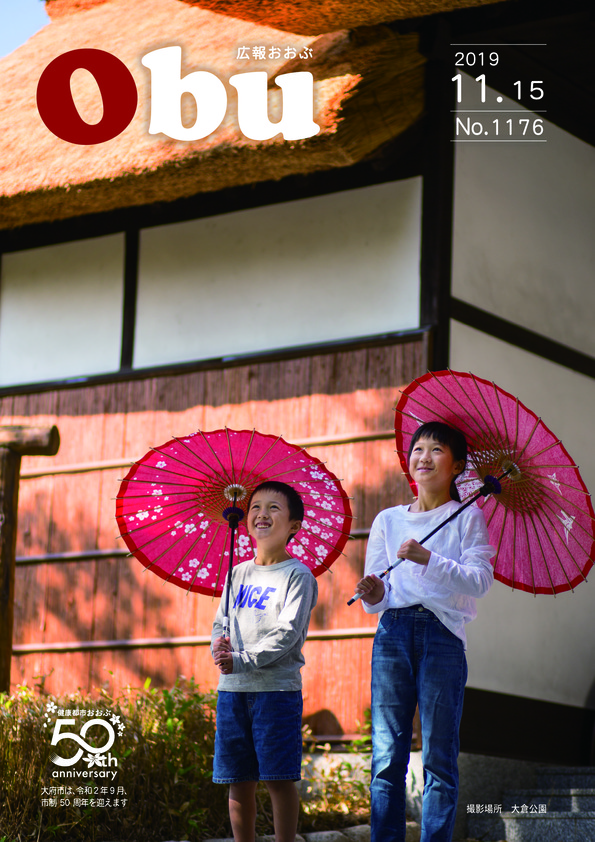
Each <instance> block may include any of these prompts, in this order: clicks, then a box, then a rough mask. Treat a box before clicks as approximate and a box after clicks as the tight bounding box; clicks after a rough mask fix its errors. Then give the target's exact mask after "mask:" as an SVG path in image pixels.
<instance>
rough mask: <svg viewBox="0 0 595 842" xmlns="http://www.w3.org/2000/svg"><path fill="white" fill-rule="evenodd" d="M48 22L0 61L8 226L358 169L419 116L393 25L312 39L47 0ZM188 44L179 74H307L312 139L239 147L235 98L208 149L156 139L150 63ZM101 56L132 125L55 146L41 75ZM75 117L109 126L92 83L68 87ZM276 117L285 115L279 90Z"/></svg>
mask: <svg viewBox="0 0 595 842" xmlns="http://www.w3.org/2000/svg"><path fill="white" fill-rule="evenodd" d="M48 11H49V12H50V14H51V16H52V18H53V20H52V22H51V23H50V24H49V25H48V26H46V27H44V28H43V29H42V30H41V31H40V32H38V33H37V34H36V35H34V36H33V37H32V38H30V39H29V41H27V42H26V43H25V44H24V45H23V46H22V47H20V48H19V49H18V50H16V51H15V52H14V53H12V54H11V55H9V56H7V57H6V58H4V59H3V60H2V61H0V125H1V126H2V131H1V132H0V227H1V228H12V227H16V226H20V225H23V224H25V223H27V224H29V223H33V222H41V221H50V220H57V219H65V218H68V217H72V216H78V215H82V214H88V213H93V212H97V211H105V210H110V209H114V208H123V207H129V206H134V205H142V204H147V203H151V202H155V201H164V200H173V199H176V198H179V197H185V196H190V195H194V194H197V193H200V192H204V191H214V190H219V189H222V188H225V187H229V186H236V185H241V184H247V183H254V182H258V181H263V180H269V179H279V178H282V177H284V176H286V175H289V174H295V173H310V172H314V171H316V170H322V169H330V168H332V167H342V166H347V165H350V164H352V163H354V162H356V161H358V160H361V159H362V158H363V157H364V156H366V155H368V154H369V153H370V152H372V151H373V150H375V149H376V148H378V147H379V146H380V145H381V144H383V143H385V142H386V141H388V140H390V139H391V138H393V137H395V136H396V135H398V134H399V133H401V132H402V131H403V130H404V129H405V128H407V127H408V126H410V125H411V124H412V123H414V122H415V121H416V120H417V119H418V117H419V116H420V114H421V112H422V110H423V63H424V59H423V57H422V56H421V55H420V54H419V53H418V51H417V41H416V36H415V35H408V36H404V37H400V36H398V35H396V34H394V32H392V31H391V30H390V29H388V28H387V27H382V26H381V27H372V28H362V29H359V30H357V31H356V32H349V31H346V30H342V31H337V32H333V33H331V34H327V35H323V36H320V37H318V38H317V37H315V36H313V35H296V34H294V33H290V32H287V31H280V30H276V29H272V28H270V27H266V26H262V25H260V24H254V23H250V22H246V21H244V20H240V19H238V18H233V17H229V16H227V15H220V14H217V13H215V12H212V11H209V10H205V9H202V8H199V7H197V6H192V5H189V4H187V3H184V2H181V0H135V2H134V3H131V2H130V0H51V2H50V3H49V4H48ZM174 44H175V45H180V46H181V47H182V50H183V73H184V74H185V73H188V72H190V71H191V70H197V69H203V70H209V71H211V72H213V73H214V74H215V75H216V76H218V77H219V78H220V79H221V80H222V81H224V82H227V80H228V79H229V77H230V76H231V75H233V74H234V73H238V72H243V71H248V70H263V69H266V70H267V72H268V74H269V79H273V78H274V77H275V76H277V75H279V74H280V73H284V72H291V71H294V70H310V71H311V72H312V73H313V74H314V78H315V116H314V119H315V121H316V122H317V123H318V124H319V125H320V126H321V131H320V133H319V134H318V135H316V136H315V137H312V138H310V139H308V140H304V141H298V142H291V143H290V142H285V141H284V140H283V138H282V137H281V135H278V136H277V137H276V138H273V139H272V140H270V141H262V142H255V141H253V140H249V139H248V138H246V137H245V136H244V135H242V134H241V133H240V131H239V129H238V127H237V120H236V116H235V110H236V106H235V103H236V100H235V96H236V91H235V89H234V88H233V87H231V86H228V85H227V84H226V87H227V89H228V101H229V106H228V112H227V116H226V118H225V120H224V121H223V123H222V124H221V126H220V127H219V129H218V130H217V131H215V132H214V133H213V134H211V135H210V136H209V137H207V138H205V139H204V140H199V141H194V142H180V141H175V140H171V139H169V138H167V137H165V136H164V135H149V133H148V122H149V104H150V102H149V100H150V73H149V70H148V69H147V68H145V67H143V66H142V64H141V57H142V56H143V55H145V54H146V53H148V52H150V51H151V50H155V49H158V48H160V47H163V46H171V45H174ZM244 45H245V46H249V47H252V46H259V45H267V46H277V47H280V48H281V49H282V50H283V49H284V48H285V47H287V46H289V47H296V48H298V50H303V48H304V47H310V48H311V49H312V51H313V58H312V59H309V60H302V61H300V60H296V61H293V62H292V61H290V62H287V60H286V59H284V58H280V59H267V60H265V61H263V60H259V59H250V60H245V59H244V60H242V59H238V58H237V53H238V47H240V46H244ZM88 47H94V48H99V49H104V50H106V51H108V52H110V53H112V54H113V55H115V56H117V57H118V58H119V59H120V60H121V61H123V62H124V64H126V66H127V67H128V69H129V70H130V71H131V73H132V75H133V77H134V80H135V83H136V86H137V89H138V92H139V105H138V108H137V111H136V114H135V116H134V118H133V120H132V122H131V123H130V125H129V126H128V128H127V129H125V130H124V132H123V133H122V134H120V135H119V136H118V137H116V138H114V139H113V140H110V141H107V142H105V143H101V144H97V145H94V146H82V145H80V146H79V145H73V144H70V143H67V142H66V141H63V140H60V139H59V138H57V137H56V136H55V135H53V134H52V133H51V132H50V131H49V130H48V129H47V128H46V127H45V125H44V124H43V122H42V120H41V118H40V116H39V113H38V110H37V107H36V88H37V83H38V80H39V77H40V75H41V73H42V71H43V70H44V68H45V67H46V66H47V65H48V64H49V63H50V62H51V61H52V59H54V58H55V57H57V56H59V55H61V54H62V53H64V52H66V51H67V50H73V49H77V48H88ZM72 88H73V92H74V96H75V101H76V103H77V107H78V109H79V112H80V113H81V115H82V116H83V118H84V119H85V120H86V121H87V122H89V123H92V122H96V121H98V120H99V119H100V118H101V113H102V111H101V108H102V106H101V97H100V95H99V93H98V90H97V85H96V83H95V81H94V79H93V78H92V77H91V75H90V74H89V73H87V72H86V71H77V72H76V73H75V74H74V75H73V77H72ZM272 88H273V89H272V90H270V92H269V112H270V114H271V117H272V119H276V117H275V114H277V115H279V113H280V112H279V107H280V90H279V89H278V88H277V87H276V86H274V85H273V86H272Z"/></svg>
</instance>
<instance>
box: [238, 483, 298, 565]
mask: <svg viewBox="0 0 595 842" xmlns="http://www.w3.org/2000/svg"><path fill="white" fill-rule="evenodd" d="M246 525H247V528H248V532H249V533H250V535H251V536H252V537H253V538H254V540H255V541H256V543H257V544H259V545H261V546H266V547H267V549H269V550H273V549H275V548H277V547H278V548H279V549H284V548H285V544H286V543H287V539H288V538H289V536H290V535H294V534H295V533H296V532H297V531H298V529H299V528H300V526H301V525H302V524H301V521H299V520H293V519H292V518H290V515H289V505H288V503H287V498H286V497H285V495H284V494H281V493H280V492H279V491H273V490H272V489H267V488H263V489H261V490H260V491H257V492H256V494H255V495H254V497H253V498H252V501H251V503H250V511H249V512H248V522H247V524H246Z"/></svg>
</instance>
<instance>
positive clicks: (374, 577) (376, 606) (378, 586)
mask: <svg viewBox="0 0 595 842" xmlns="http://www.w3.org/2000/svg"><path fill="white" fill-rule="evenodd" d="M389 564H390V560H389V558H388V554H387V550H386V538H385V534H384V523H383V519H382V512H381V513H380V514H379V515H377V516H376V518H375V519H374V522H373V523H372V527H371V529H370V535H369V538H368V546H367V549H366V564H365V568H364V577H363V579H360V581H359V582H358V583H357V585H356V586H355V590H356V592H357V593H361V592H363V593H364V594H365V596H363V597H362V605H363V608H364V611H365V612H366V613H367V614H377V613H378V612H380V611H384V609H385V608H386V607H387V601H388V595H389V593H390V589H391V588H390V582H389V581H388V578H385V579H380V578H378V577H379V575H380V574H381V573H383V572H384V571H385V570H386V569H387V567H388V566H389Z"/></svg>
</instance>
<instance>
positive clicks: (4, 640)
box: [0, 426, 60, 693]
mask: <svg viewBox="0 0 595 842" xmlns="http://www.w3.org/2000/svg"><path fill="white" fill-rule="evenodd" d="M59 446H60V436H59V434H58V429H57V427H17V426H11V427H0V692H5V693H8V692H10V662H11V658H12V629H13V620H14V571H15V550H16V541H17V520H18V505H19V473H20V469H21V457H22V456H24V455H25V454H30V455H35V456H43V455H47V456H53V455H54V454H55V453H57V452H58V448H59Z"/></svg>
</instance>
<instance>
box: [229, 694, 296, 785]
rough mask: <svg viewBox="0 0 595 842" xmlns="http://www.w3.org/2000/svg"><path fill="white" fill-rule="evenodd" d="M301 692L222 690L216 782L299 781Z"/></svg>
mask: <svg viewBox="0 0 595 842" xmlns="http://www.w3.org/2000/svg"><path fill="white" fill-rule="evenodd" d="M302 707H303V702H302V693H301V690H289V691H284V690H283V691H280V690H269V691H264V692H261V693H238V692H226V691H224V690H220V691H219V695H218V698H217V732H216V735H215V761H214V764H213V781H214V782H215V783H217V784H234V783H241V782H243V781H299V780H300V778H301V766H302Z"/></svg>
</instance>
